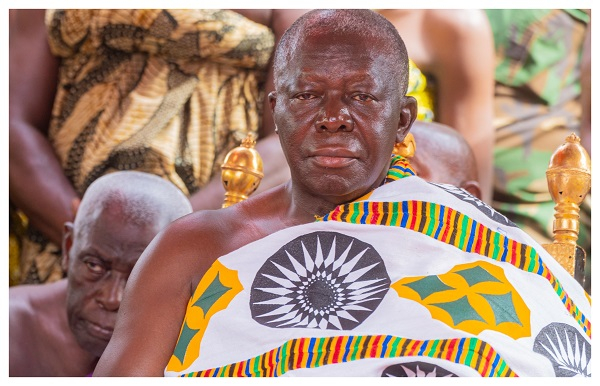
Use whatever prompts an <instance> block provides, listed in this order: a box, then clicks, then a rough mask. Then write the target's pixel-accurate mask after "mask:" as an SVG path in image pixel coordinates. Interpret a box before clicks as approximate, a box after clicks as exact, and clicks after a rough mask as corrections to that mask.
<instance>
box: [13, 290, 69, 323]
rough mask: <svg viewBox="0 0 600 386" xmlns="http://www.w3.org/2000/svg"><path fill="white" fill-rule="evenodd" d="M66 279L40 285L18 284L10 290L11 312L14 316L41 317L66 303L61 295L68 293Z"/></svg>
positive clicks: (25, 317) (22, 317)
mask: <svg viewBox="0 0 600 386" xmlns="http://www.w3.org/2000/svg"><path fill="white" fill-rule="evenodd" d="M66 284H67V283H66V279H63V280H59V281H57V282H53V283H48V284H38V285H18V286H14V287H10V288H9V290H8V305H9V313H10V317H11V324H12V318H13V316H14V317H18V318H20V319H27V318H34V317H36V318H37V317H40V316H42V315H43V314H45V313H46V312H47V311H49V310H53V309H56V308H58V307H60V306H61V305H64V301H62V299H61V297H62V296H63V295H64V294H65V293H66Z"/></svg>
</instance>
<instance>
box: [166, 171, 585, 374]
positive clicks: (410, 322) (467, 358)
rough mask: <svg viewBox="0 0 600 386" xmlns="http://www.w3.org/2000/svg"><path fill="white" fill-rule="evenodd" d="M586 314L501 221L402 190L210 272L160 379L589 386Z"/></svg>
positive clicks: (268, 240) (424, 186) (551, 267)
mask: <svg viewBox="0 0 600 386" xmlns="http://www.w3.org/2000/svg"><path fill="white" fill-rule="evenodd" d="M434 203H435V204H434ZM590 311H591V306H590V298H589V297H588V296H587V294H586V293H585V292H584V291H583V289H582V288H581V286H580V285H579V284H578V283H577V282H576V281H575V280H574V279H573V278H572V277H571V276H570V275H569V274H568V273H567V272H566V271H565V270H564V269H563V268H562V267H561V266H560V265H559V264H558V263H557V262H556V261H555V260H554V259H553V258H552V257H550V255H549V254H548V253H547V252H546V251H545V250H544V249H543V248H542V247H541V246H540V245H538V244H536V243H535V242H534V241H533V239H531V238H530V237H529V236H527V235H526V234H524V233H523V232H522V231H521V230H519V229H518V228H516V227H515V226H514V225H513V224H512V223H511V222H510V221H508V220H507V219H506V218H505V217H504V216H503V215H501V214H499V213H497V212H495V211H494V210H493V209H491V208H490V207H489V206H487V205H485V204H483V203H482V202H481V201H479V200H477V199H476V198H474V197H472V196H471V195H469V194H468V193H466V192H465V191H463V190H461V189H458V188H456V187H453V186H449V185H436V184H431V183H428V182H425V181H424V180H422V179H420V178H419V177H408V178H402V179H400V180H397V181H393V182H390V183H387V184H385V185H383V186H382V187H380V188H378V189H376V190H375V191H374V192H372V194H371V195H370V196H368V197H367V198H366V199H362V200H360V201H357V202H353V203H350V204H347V205H343V206H341V207H338V208H336V210H334V211H333V212H331V213H330V214H328V215H327V216H325V217H324V218H323V219H322V220H321V221H317V222H315V223H310V224H306V225H302V226H296V227H292V228H288V229H284V230H282V231H280V232H277V233H275V234H272V235H269V236H267V237H265V238H263V239H261V240H258V241H256V242H253V243H251V244H249V245H246V246H244V247H243V248H240V249H239V250H236V251H234V252H232V253H230V254H228V255H225V256H223V257H221V258H219V259H218V261H217V262H215V263H214V265H213V266H212V267H211V268H210V270H209V271H208V272H207V273H206V275H205V276H204V277H203V279H202V280H201V281H200V283H199V285H198V288H197V290H196V292H195V294H194V295H193V297H192V298H191V299H190V302H189V305H188V309H187V313H186V317H185V320H184V323H183V326H182V329H181V334H180V338H179V341H178V343H177V346H176V348H175V350H174V354H173V356H172V357H171V359H170V361H169V363H168V365H167V368H166V370H165V374H166V375H182V376H211V377H212V376H282V375H285V376H308V375H310V376H377V377H379V376H393V377H396V376H575V375H578V376H580V375H583V376H590V375H591V365H590V359H591V339H590V337H591V324H590V321H589V319H588V318H589V317H590Z"/></svg>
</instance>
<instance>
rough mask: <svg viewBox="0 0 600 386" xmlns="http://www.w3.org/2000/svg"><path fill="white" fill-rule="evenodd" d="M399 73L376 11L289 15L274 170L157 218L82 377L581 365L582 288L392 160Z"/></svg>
mask: <svg viewBox="0 0 600 386" xmlns="http://www.w3.org/2000/svg"><path fill="white" fill-rule="evenodd" d="M407 71H408V59H407V52H406V49H405V47H404V43H403V42H402V39H401V38H400V36H399V35H398V33H397V31H396V29H395V28H394V27H393V26H392V25H391V24H390V23H389V22H388V21H387V20H386V19H384V18H383V17H382V16H380V15H377V14H376V13H374V12H371V11H369V10H314V11H311V12H309V13H307V14H305V15H304V16H302V17H300V18H299V19H298V20H297V21H296V22H295V23H294V24H293V25H292V26H291V27H290V28H289V29H288V31H286V33H285V34H284V36H283V37H282V39H281V41H280V43H279V45H278V47H277V49H276V54H275V59H274V72H275V86H274V87H275V91H274V92H272V93H271V94H270V95H269V98H270V103H271V108H272V110H273V114H274V119H275V124H276V125H277V128H278V132H279V138H280V141H281V145H282V148H283V151H284V153H285V155H286V157H287V161H288V164H289V166H290V170H291V180H290V181H289V182H287V183H286V184H284V185H281V186H279V187H275V188H273V189H271V190H268V191H266V192H264V193H262V194H259V195H257V196H255V197H252V198H250V199H248V200H246V201H244V202H241V203H239V204H236V205H233V206H231V207H229V208H226V209H222V210H216V211H204V212H198V213H193V214H191V215H189V216H186V217H185V218H183V219H180V220H177V221H175V222H174V223H173V224H171V225H170V226H169V227H168V228H167V229H166V230H164V231H162V232H161V233H160V234H159V235H158V236H157V237H156V238H155V239H154V240H153V241H152V242H151V243H150V245H149V246H148V248H147V249H146V250H145V251H144V253H143V255H142V257H141V259H140V262H139V263H138V265H136V267H135V269H134V271H133V272H132V276H131V278H130V280H129V283H128V285H127V288H126V290H125V294H124V298H123V304H122V307H121V310H120V313H119V317H118V319H117V324H116V326H115V332H114V334H113V338H112V340H111V341H110V343H109V345H108V347H107V349H106V351H105V352H104V354H103V355H102V357H101V358H100V360H99V362H98V366H97V367H96V371H95V372H94V375H95V376H96V375H97V376H108V375H114V376H150V375H154V376H160V375H163V374H165V375H174V376H210V377H212V376H285V375H292V376H304V375H311V376H412V375H429V376H432V375H437V376H486V377H487V376H507V377H510V376H513V377H514V376H572V375H575V374H577V375H590V373H591V368H590V366H589V361H590V354H591V339H590V336H591V324H590V320H589V315H590V308H591V307H590V300H589V299H588V298H587V297H586V294H585V292H584V291H583V289H582V288H581V286H580V285H579V284H578V283H577V282H576V281H575V280H574V279H573V278H572V277H571V276H570V275H569V274H568V273H567V272H566V271H565V270H564V269H563V268H562V267H561V266H560V265H559V264H558V263H557V262H556V261H555V260H554V259H552V258H551V257H550V255H548V253H546V252H545V251H544V250H543V249H542V247H541V246H540V245H539V244H536V243H535V242H534V241H533V240H532V239H531V238H530V237H529V236H527V235H526V234H525V233H523V232H522V231H521V230H519V229H518V228H516V227H515V226H514V225H513V224H512V223H511V222H510V221H508V220H507V219H506V218H505V217H504V216H502V215H501V214H499V213H497V212H495V211H493V210H491V209H490V208H489V207H487V206H486V205H484V204H483V203H480V202H479V201H478V200H476V199H475V198H474V197H473V196H471V195H470V194H468V193H467V192H465V191H464V190H460V189H458V188H453V187H451V186H448V185H443V184H438V185H435V184H431V183H428V182H426V181H425V180H423V179H421V178H419V177H417V176H414V175H413V174H414V172H413V171H412V170H411V167H410V165H409V164H408V163H407V162H406V161H405V160H404V159H402V157H396V156H392V152H393V148H394V144H395V143H401V142H403V140H404V138H405V136H406V135H407V133H408V132H409V130H410V127H411V124H412V123H413V121H414V119H415V114H416V102H415V100H414V99H413V98H411V97H407V96H406V95H405V92H406V87H407V76H408V74H407ZM417 146H418V145H417ZM174 262H176V263H174Z"/></svg>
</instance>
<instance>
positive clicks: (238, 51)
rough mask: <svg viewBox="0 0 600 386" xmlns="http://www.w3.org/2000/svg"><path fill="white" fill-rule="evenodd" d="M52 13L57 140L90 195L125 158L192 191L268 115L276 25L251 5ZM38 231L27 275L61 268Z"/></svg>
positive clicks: (55, 275) (52, 273)
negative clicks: (256, 16) (247, 8)
mask: <svg viewBox="0 0 600 386" xmlns="http://www.w3.org/2000/svg"><path fill="white" fill-rule="evenodd" d="M46 25H47V30H48V42H49V44H50V48H51V51H52V53H53V54H54V55H56V56H57V57H59V58H60V59H61V64H60V70H59V79H58V88H57V93H56V97H55V102H54V107H53V111H52V118H51V122H50V127H49V140H50V142H51V144H52V147H53V149H54V151H55V153H56V155H57V156H58V159H59V161H60V163H61V165H62V167H63V169H64V173H65V175H66V176H67V178H68V179H69V180H70V181H71V183H72V184H73V186H74V188H75V190H76V191H77V193H78V194H79V195H80V196H82V195H83V193H84V192H85V190H86V189H87V187H88V186H89V185H90V184H91V183H92V182H93V181H94V180H96V179H97V178H99V177H100V176H102V175H104V174H106V173H110V172H112V171H116V170H138V171H143V172H148V173H152V174H155V175H158V176H160V177H163V178H165V179H167V180H169V181H170V182H172V183H173V184H175V185H176V186H177V187H178V188H179V189H181V190H182V191H183V192H184V193H185V194H186V195H191V194H192V193H194V192H196V191H198V190H199V189H200V188H202V187H203V186H204V185H205V184H206V183H207V182H208V181H209V180H210V179H211V177H212V176H213V175H215V173H220V165H221V163H222V161H223V159H224V157H225V155H226V154H227V152H228V151H229V150H231V149H232V148H233V147H235V146H238V145H239V144H240V142H241V140H242V139H244V138H245V137H246V136H247V134H249V133H257V131H258V128H259V127H260V125H261V124H262V122H261V119H262V103H263V100H264V82H265V81H266V73H267V65H268V63H269V59H270V56H271V53H272V51H273V48H274V35H273V33H272V31H271V29H270V28H268V27H266V26H264V25H261V24H258V23H255V22H253V21H251V20H250V19H247V18H245V17H244V16H242V15H241V14H238V13H236V12H233V11H228V10H218V9H182V10H166V9H136V10H130V9H113V10H110V9H100V10H93V9H68V10H48V11H47V13H46ZM37 236H38V238H39V236H41V235H37ZM31 239H33V237H31V238H30V239H29V240H28V239H25V240H24V241H23V242H24V243H26V245H24V246H23V247H22V250H23V252H24V253H26V255H25V256H24V257H23V259H22V260H23V262H22V281H23V282H26V283H31V282H43V281H47V280H55V279H59V278H60V277H62V271H61V270H60V258H59V259H56V257H55V256H56V251H58V250H59V248H58V247H56V246H53V245H49V244H45V241H44V240H41V241H39V242H35V243H33V244H31V243H32V240H31ZM27 243H29V244H31V245H28V244H27ZM51 252H54V254H53V253H51ZM59 255H60V253H59ZM36 260H37V261H36ZM48 265H49V266H48Z"/></svg>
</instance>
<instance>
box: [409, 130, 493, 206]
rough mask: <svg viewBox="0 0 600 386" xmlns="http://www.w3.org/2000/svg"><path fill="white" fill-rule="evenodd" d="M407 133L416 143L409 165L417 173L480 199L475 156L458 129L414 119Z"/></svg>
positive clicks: (428, 179) (423, 177) (425, 178)
mask: <svg viewBox="0 0 600 386" xmlns="http://www.w3.org/2000/svg"><path fill="white" fill-rule="evenodd" d="M410 132H411V133H412V134H413V136H414V138H415V143H416V151H415V155H414V157H413V158H411V159H410V165H411V166H412V168H413V169H414V170H415V173H416V174H417V176H419V177H421V178H422V179H424V180H426V181H429V182H434V183H439V184H450V185H454V186H456V187H458V188H461V189H464V190H466V191H467V192H469V193H471V194H472V195H473V196H475V197H477V198H478V199H480V200H481V188H480V187H479V181H478V179H477V166H476V163H475V155H474V154H473V150H472V149H471V146H469V144H468V143H467V141H465V139H464V138H463V136H462V135H461V134H460V133H459V132H458V131H457V130H454V129H453V128H451V127H449V126H446V125H442V124H440V123H436V122H422V121H415V123H413V125H412V127H411V129H410Z"/></svg>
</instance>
